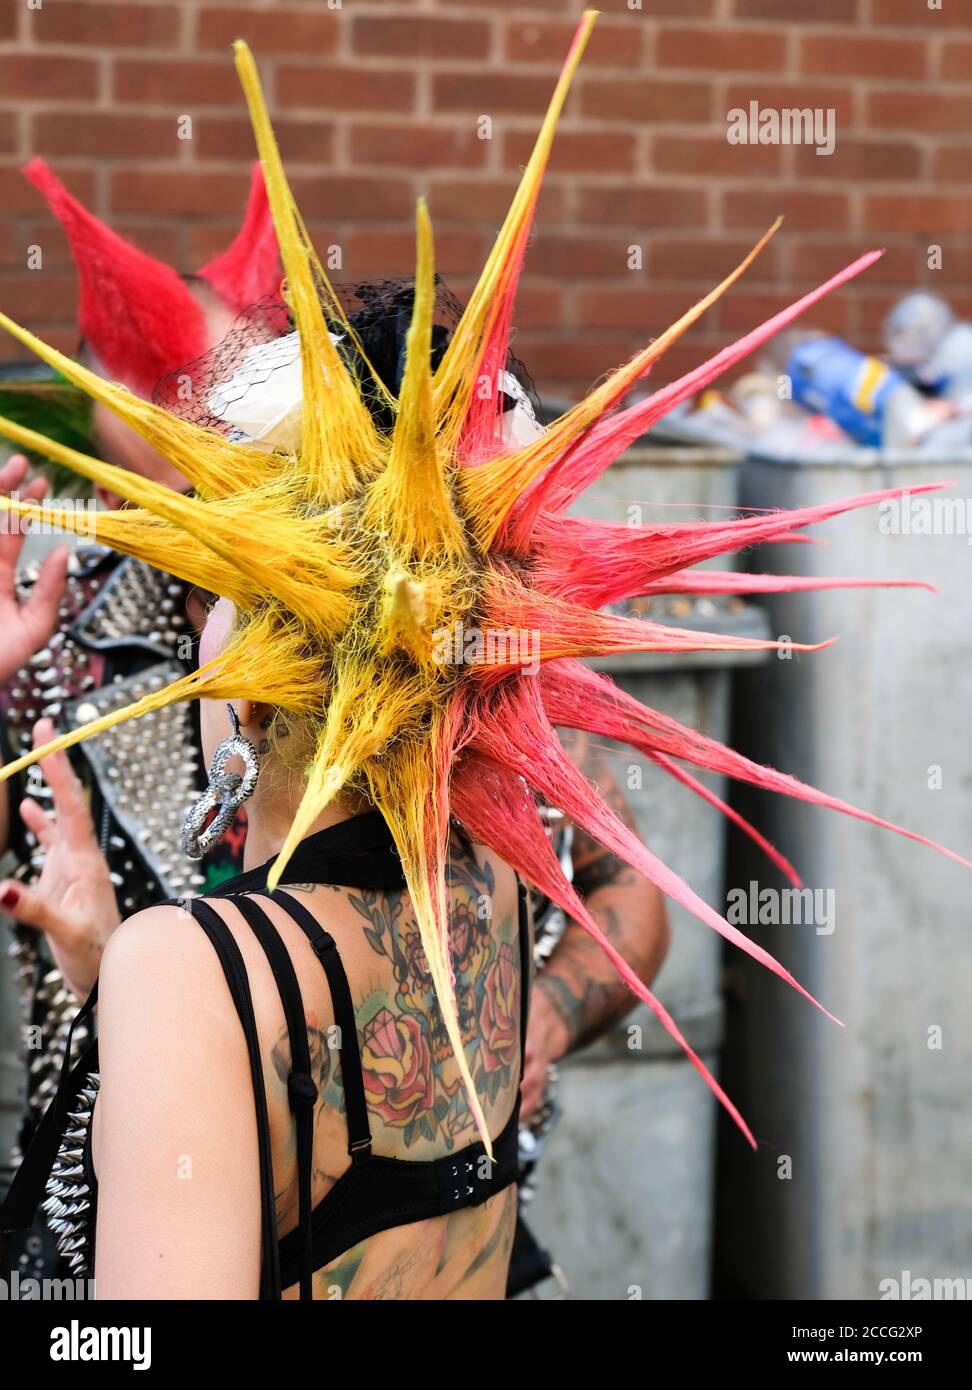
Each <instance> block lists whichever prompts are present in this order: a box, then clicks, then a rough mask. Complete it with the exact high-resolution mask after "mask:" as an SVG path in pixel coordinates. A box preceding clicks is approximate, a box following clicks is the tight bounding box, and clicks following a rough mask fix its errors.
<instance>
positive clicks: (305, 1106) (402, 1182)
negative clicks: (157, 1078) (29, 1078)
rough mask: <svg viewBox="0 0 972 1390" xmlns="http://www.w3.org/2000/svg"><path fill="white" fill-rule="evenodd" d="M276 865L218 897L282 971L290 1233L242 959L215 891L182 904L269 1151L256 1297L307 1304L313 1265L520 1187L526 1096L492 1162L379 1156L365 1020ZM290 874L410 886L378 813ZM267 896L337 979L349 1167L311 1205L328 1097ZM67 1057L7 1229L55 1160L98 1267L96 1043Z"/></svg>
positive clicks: (322, 844)
mask: <svg viewBox="0 0 972 1390" xmlns="http://www.w3.org/2000/svg"><path fill="white" fill-rule="evenodd" d="M269 868H270V863H269V862H268V863H267V864H265V865H262V866H261V867H260V868H258V869H253V870H250V871H248V872H246V873H243V874H240V875H238V876H237V877H236V878H233V879H230V880H229V881H228V882H226V883H225V884H223V885H221V887H220V888H218V889H217V890H216V891H215V892H213V893H210V894H209V895H208V896H209V897H210V898H214V897H216V898H228V899H230V900H231V901H232V902H233V905H234V906H235V907H236V908H237V909H238V910H239V912H240V914H241V915H242V917H243V919H244V920H245V922H246V923H247V925H248V926H249V927H250V929H251V930H252V932H253V934H254V936H255V937H256V939H257V941H258V942H259V944H260V946H261V947H262V948H263V951H264V952H265V954H266V957H267V961H268V963H269V965H270V968H271V970H272V972H273V976H274V980H275V982H276V985H277V989H278V991H279V993H280V999H281V1003H282V1005H283V1010H284V1016H285V1018H286V1023H287V1031H288V1034H289V1038H290V1050H291V1059H292V1061H291V1065H292V1071H291V1074H290V1076H289V1078H288V1082H287V1090H288V1095H289V1098H290V1106H291V1109H292V1110H293V1111H294V1112H295V1117H296V1125H297V1185H298V1223H297V1226H296V1228H295V1229H294V1230H293V1231H291V1232H290V1233H289V1234H288V1235H286V1236H284V1237H283V1239H282V1240H278V1239H277V1229H276V1211H275V1204H274V1187H273V1164H272V1156H271V1147H270V1124H269V1117H268V1112H267V1098H266V1092H265V1089H264V1084H263V1063H262V1058H261V1054H260V1047H259V1040H258V1037H257V1028H256V1021H255V1018H254V1013H253V1002H252V998H251V996H250V987H249V983H248V980H247V974H246V968H245V965H244V962H243V956H242V954H241V952H240V949H239V947H238V946H237V944H236V941H235V939H234V937H233V933H232V932H231V931H230V929H229V927H228V926H227V925H226V923H225V922H224V921H223V920H222V918H221V917H220V916H219V914H218V913H217V912H216V911H215V910H214V909H213V908H212V907H211V906H210V904H209V902H208V901H207V899H206V898H192V899H187V900H183V901H182V904H181V905H182V906H183V907H186V908H188V910H189V911H190V912H191V913H192V915H193V917H194V918H195V919H196V921H197V922H198V923H199V925H200V926H201V927H202V929H203V931H204V932H205V933H206V935H207V936H208V938H209V940H210V941H211V942H212V944H213V948H214V949H215V951H216V954H217V956H218V958H219V962H220V965H221V966H222V968H223V973H224V975H225V976H226V983H227V985H228V987H229V990H230V994H231V995H232V998H233V1002H234V1004H235V1005H236V1010H237V1013H238V1014H239V1017H240V1022H241V1024H242V1027H243V1032H244V1034H245V1037H246V1045H247V1052H248V1055H249V1061H250V1070H251V1075H252V1080H253V1095H254V1101H255V1103H256V1117H257V1135H258V1142H259V1160H260V1201H261V1224H262V1248H263V1255H262V1267H261V1276H260V1297H261V1298H270V1299H276V1298H280V1296H281V1293H282V1291H283V1289H285V1288H289V1287H290V1286H291V1285H292V1284H295V1283H299V1285H300V1297H301V1298H302V1299H309V1298H310V1297H311V1296H312V1293H311V1279H312V1275H313V1273H314V1271H315V1270H318V1269H320V1268H321V1267H322V1266H323V1265H326V1264H328V1263H329V1262H330V1261H331V1260H334V1259H336V1258H337V1256H338V1255H341V1254H343V1253H344V1251H346V1250H348V1249H350V1248H351V1247H352V1246H353V1245H356V1244H357V1243H358V1242H359V1241H361V1240H364V1239H366V1238H367V1237H368V1236H372V1235H376V1234H377V1233H378V1232H379V1231H385V1230H389V1229H390V1228H392V1227H394V1226H404V1225H408V1224H409V1223H411V1222H413V1221H423V1220H427V1219H428V1218H430V1217H434V1216H441V1215H445V1214H447V1213H449V1212H453V1211H460V1210H461V1209H462V1208H463V1207H471V1206H478V1205H480V1203H482V1202H485V1201H487V1200H488V1199H489V1198H490V1197H492V1196H495V1195H496V1194H497V1193H498V1192H501V1191H503V1189H504V1188H506V1187H509V1186H510V1185H511V1184H512V1183H514V1182H516V1181H517V1176H518V1163H517V1131H518V1128H519V1111H520V1101H519V1096H517V1100H516V1104H515V1105H514V1107H513V1111H512V1113H511V1115H510V1117H509V1120H508V1121H507V1123H506V1124H505V1125H504V1127H503V1131H502V1133H501V1134H500V1135H499V1137H498V1138H497V1139H495V1140H494V1142H493V1161H492V1163H490V1161H489V1159H488V1158H487V1156H486V1150H485V1146H484V1145H483V1143H482V1141H479V1140H477V1141H476V1142H475V1143H472V1144H468V1145H467V1146H466V1147H465V1148H463V1149H459V1150H457V1151H456V1152H454V1153H449V1154H446V1155H445V1156H444V1157H442V1158H437V1159H432V1160H424V1161H416V1160H412V1159H401V1158H391V1157H386V1156H384V1155H382V1154H376V1153H373V1152H372V1147H371V1129H370V1126H369V1123H368V1106H367V1101H366V1098H365V1089H364V1080H363V1074H362V1068H361V1055H360V1051H359V1047H358V1029H357V1025H356V1021H355V1015H354V1006H353V1003H352V999H351V990H350V987H349V985H348V978H347V975H346V973H345V970H344V966H343V964H342V963H341V957H340V955H339V953H338V949H337V946H336V944H335V942H334V939H333V938H332V937H331V936H329V935H328V933H327V932H326V931H325V930H324V929H323V927H321V925H320V924H319V923H318V921H317V920H316V918H315V917H314V916H313V915H312V914H311V913H310V912H309V911H308V910H307V908H306V907H305V906H304V904H303V903H301V902H298V901H297V900H296V899H295V898H294V897H292V896H291V895H290V894H289V893H286V892H284V891H283V890H278V891H276V892H275V893H273V894H271V895H268V894H267V893H266V879H267V871H268V869H269ZM288 876H289V877H290V878H291V879H292V880H293V881H294V882H300V883H333V884H340V885H342V886H346V887H355V888H373V889H385V890H390V889H399V890H403V889H405V887H406V884H405V878H404V875H403V873H402V867H401V861H400V860H399V858H398V856H397V854H396V852H395V849H394V843H393V841H392V837H391V833H390V831H389V829H388V827H387V825H386V824H385V821H384V820H383V819H382V817H381V815H380V814H379V813H378V812H369V813H367V814H365V815H362V816H356V817H354V818H353V819H351V820H347V821H342V822H340V823H339V824H338V825H335V826H330V827H329V828H328V829H326V830H322V831H320V832H319V833H318V834H316V835H312V836H310V837H309V838H308V839H307V840H304V841H303V842H302V843H301V844H300V845H299V846H298V848H297V850H296V851H295V853H294V856H293V858H292V859H291V861H290V864H289V865H288ZM518 892H519V946H520V971H521V975H520V1002H521V1009H520V1077H521V1080H522V1076H523V1053H524V1040H525V1037H526V1019H527V1011H528V1006H529V980H530V941H529V924H528V918H527V909H526V892H525V889H524V887H523V884H522V883H519V884H518ZM244 895H255V896H244ZM259 896H270V897H271V899H272V901H273V902H275V903H277V904H278V905H279V906H280V907H281V908H283V909H284V911H286V912H287V913H288V914H289V915H290V916H291V917H292V918H293V920H294V921H295V922H296V924H297V926H298V927H299V928H300V929H301V931H303V933H304V934H305V936H306V937H307V939H308V941H309V942H310V944H311V946H312V948H313V950H314V953H315V955H316V956H317V958H318V960H319V961H320V963H321V966H322V968H323V969H324V971H325V973H326V975H327V981H328V987H329V989H330V992H331V1000H332V1005H333V1009H334V1019H335V1023H336V1024H337V1026H338V1028H339V1030H340V1031H339V1037H340V1039H341V1047H340V1054H341V1077H342V1081H343V1085H344V1095H345V1110H346V1116H347V1125H348V1152H349V1154H350V1157H351V1163H350V1166H349V1167H348V1168H347V1169H346V1171H345V1172H344V1173H343V1174H342V1175H341V1177H340V1178H339V1179H338V1180H337V1182H336V1183H335V1184H334V1186H333V1187H332V1188H331V1189H330V1190H329V1191H328V1192H327V1193H326V1194H325V1196H324V1197H323V1198H322V1199H321V1201H320V1202H318V1204H317V1206H316V1207H313V1208H312V1207H311V1200H312V1197H311V1179H312V1161H313V1138H314V1125H313V1112H314V1105H315V1102H316V1101H317V1098H318V1092H317V1085H316V1083H315V1081H314V1079H313V1077H312V1075H311V1061H310V1049H309V1045H308V1040H307V1026H306V1023H305V1020H304V1008H303V1002H302V999H301V994H300V986H299V984H298V981H297V976H296V972H295V971H294V966H293V962H292V961H291V958H290V955H289V952H288V951H287V949H286V947H285V945H284V942H283V940H282V938H281V936H280V934H279V932H278V931H277V928H276V927H275V926H274V925H273V923H272V921H271V919H270V917H269V916H268V915H267V913H266V912H265V911H264V910H263V908H262V907H261V906H260V905H259V903H258V902H257V901H256V897H259ZM96 998H97V985H96V986H95V989H94V990H93V991H92V993H91V995H90V996H89V998H88V1000H87V1001H86V1002H85V1004H84V1006H83V1007H82V1009H81V1012H80V1013H79V1015H78V1020H77V1021H80V1020H81V1019H83V1018H86V1017H88V1016H89V1015H90V1013H91V1011H92V1009H93V1007H94V1004H95V1002H96ZM70 1056H71V1050H70V1046H69V1047H68V1050H67V1052H66V1055H65V1065H64V1070H63V1072H62V1076H61V1083H60V1086H59V1088H58V1092H57V1094H56V1096H55V1098H54V1100H53V1101H52V1102H51V1105H50V1108H49V1109H48V1111H47V1113H46V1114H45V1116H44V1119H43V1120H42V1122H41V1124H40V1126H39V1127H38V1131H37V1134H36V1136H35V1139H34V1142H33V1144H32V1145H31V1147H30V1149H29V1151H28V1153H27V1156H26V1157H25V1159H24V1162H23V1164H22V1166H21V1168H20V1171H19V1172H18V1173H17V1175H16V1177H15V1179H14V1181H13V1183H12V1185H11V1187H10V1191H9V1192H8V1194H7V1199H6V1201H5V1203H4V1205H3V1210H2V1213H0V1221H2V1225H3V1228H4V1229H5V1230H19V1229H21V1228H22V1227H26V1226H29V1225H30V1222H31V1220H32V1219H33V1216H34V1212H35V1211H36V1209H37V1206H38V1204H39V1202H40V1198H41V1194H42V1191H43V1189H44V1185H45V1184H48V1177H49V1175H50V1174H51V1170H52V1168H54V1170H55V1174H56V1179H57V1180H56V1181H55V1182H54V1183H53V1188H52V1186H51V1184H48V1193H49V1196H48V1199H47V1200H48V1204H52V1206H53V1209H54V1214H55V1217H57V1218H59V1219H60V1224H61V1225H62V1227H65V1229H66V1230H67V1231H68V1233H69V1234H71V1235H72V1237H73V1239H72V1240H71V1241H70V1242H68V1244H69V1245H70V1246H73V1247H74V1248H73V1249H69V1250H67V1251H66V1253H68V1254H71V1255H73V1256H75V1257H83V1253H84V1252H82V1251H79V1249H78V1239H79V1236H78V1232H79V1230H81V1229H82V1228H83V1229H84V1231H85V1232H86V1237H87V1242H88V1245H89V1250H88V1255H89V1259H88V1261H87V1263H88V1264H89V1266H92V1265H93V1259H92V1258H90V1255H91V1251H92V1250H93V1233H94V1220H93V1216H94V1209H95V1203H96V1194H97V1185H96V1181H95V1177H94V1172H93V1169H92V1166H91V1156H90V1126H88V1127H87V1133H86V1134H85V1135H84V1136H83V1144H82V1148H81V1150H80V1151H79V1150H78V1149H77V1148H72V1147H71V1145H72V1143H74V1144H76V1143H78V1141H79V1140H81V1139H82V1135H81V1134H80V1132H79V1131H78V1129H77V1125H78V1113H79V1107H78V1097H79V1095H84V1094H87V1095H88V1096H90V1097H92V1098H93V1088H92V1086H91V1075H90V1074H91V1073H92V1071H96V1069H97V1043H96V1042H95V1043H92V1044H91V1046H90V1047H89V1048H88V1049H87V1050H86V1052H85V1053H84V1055H83V1056H82V1057H81V1058H80V1059H79V1060H78V1061H77V1062H76V1063H75V1064H74V1065H73V1066H71V1064H70ZM72 1125H73V1126H74V1128H73V1129H72V1128H71V1126H72ZM65 1135H66V1136H67V1137H66V1138H65ZM89 1203H90V1207H89V1205H88V1204H89ZM76 1208H84V1210H85V1211H86V1219H85V1221H84V1222H83V1223H81V1222H80V1220H79V1219H78V1218H77V1216H76V1213H75V1209H76ZM65 1211H67V1212H69V1213H71V1219H70V1220H69V1221H67V1222H65V1220H64V1219H63V1218H62V1217H61V1214H62V1213H63V1212H65ZM52 1224H55V1223H53V1222H52Z"/></svg>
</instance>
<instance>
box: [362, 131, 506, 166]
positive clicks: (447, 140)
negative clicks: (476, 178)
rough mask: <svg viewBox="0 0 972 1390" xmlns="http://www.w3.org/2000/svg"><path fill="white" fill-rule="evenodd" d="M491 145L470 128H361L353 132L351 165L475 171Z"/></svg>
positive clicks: (484, 158) (484, 160) (483, 160)
mask: <svg viewBox="0 0 972 1390" xmlns="http://www.w3.org/2000/svg"><path fill="white" fill-rule="evenodd" d="M488 150H489V142H488V141H486V140H480V139H478V138H477V136H476V132H475V130H472V129H470V128H469V127H468V126H467V127H465V128H463V127H451V128H450V127H448V126H434V125H417V124H416V123H415V122H413V121H409V122H408V124H407V125H402V124H401V123H399V124H398V125H394V126H391V125H358V126H354V127H352V130H351V161H352V163H353V164H355V165H358V164H363V165H366V166H367V165H371V166H376V165H377V166H379V167H391V168H414V169H423V170H425V169H433V168H440V169H441V168H446V169H450V168H457V169H476V168H479V167H481V166H482V165H483V164H484V163H485V162H486V155H487V153H488Z"/></svg>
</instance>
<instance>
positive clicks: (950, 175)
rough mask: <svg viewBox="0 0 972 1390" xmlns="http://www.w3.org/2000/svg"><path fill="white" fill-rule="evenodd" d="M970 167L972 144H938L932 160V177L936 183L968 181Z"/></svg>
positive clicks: (971, 166)
mask: <svg viewBox="0 0 972 1390" xmlns="http://www.w3.org/2000/svg"><path fill="white" fill-rule="evenodd" d="M970 169H972V145H939V147H938V149H937V150H936V151H935V156H934V160H933V162H932V178H933V180H934V181H935V182H936V183H961V184H967V183H968V181H969V170H970Z"/></svg>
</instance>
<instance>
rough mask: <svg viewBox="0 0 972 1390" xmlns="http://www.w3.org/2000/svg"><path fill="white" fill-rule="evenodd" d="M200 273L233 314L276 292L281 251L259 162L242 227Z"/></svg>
mask: <svg viewBox="0 0 972 1390" xmlns="http://www.w3.org/2000/svg"><path fill="white" fill-rule="evenodd" d="M199 274H200V275H201V277H202V278H203V279H204V280H208V281H209V283H210V284H211V285H212V287H213V289H214V290H215V291H216V293H217V294H218V295H219V297H220V299H222V300H223V302H224V303H225V304H228V305H229V307H230V308H231V309H232V310H233V312H234V313H236V314H238V313H240V312H242V310H243V309H246V308H248V307H249V306H250V305H251V304H255V303H256V302H257V300H258V299H264V298H265V297H266V296H267V295H269V294H276V293H277V291H278V290H279V288H280V280H281V276H282V271H281V268H280V248H279V246H278V245H277V233H276V232H275V231H274V227H273V218H272V217H271V215H270V204H269V202H268V201H267V186H266V184H265V183H264V181H263V170H262V169H261V168H260V164H259V162H258V161H257V162H255V163H254V165H253V173H252V176H251V178H250V197H249V200H248V202H247V205H246V214H245V216H244V218H243V225H242V227H240V230H239V232H238V233H237V234H236V238H235V240H234V241H233V242H231V244H230V245H229V246H228V247H227V248H226V250H225V251H224V252H223V253H222V254H221V255H219V256H214V257H213V259H212V260H211V261H207V262H206V264H205V265H204V266H203V268H202V270H200V272H199Z"/></svg>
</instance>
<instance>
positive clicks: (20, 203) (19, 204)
mask: <svg viewBox="0 0 972 1390" xmlns="http://www.w3.org/2000/svg"><path fill="white" fill-rule="evenodd" d="M60 173H61V178H62V181H63V182H64V184H65V186H66V187H67V189H68V190H69V192H71V193H73V194H74V196H75V197H76V198H79V199H80V200H81V202H82V203H84V204H85V205H86V206H87V207H90V206H91V203H92V200H93V198H94V177H93V175H92V173H91V171H90V170H89V169H62V170H61V171H60ZM46 207H47V204H46V202H45V201H44V199H43V197H42V196H41V194H40V193H38V191H37V189H36V188H35V187H34V186H33V184H30V183H28V182H27V180H26V179H25V178H24V177H23V175H22V174H21V172H20V166H19V165H17V164H3V165H0V212H28V213H31V214H34V215H36V214H37V213H38V212H39V211H40V210H41V209H42V208H46Z"/></svg>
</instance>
